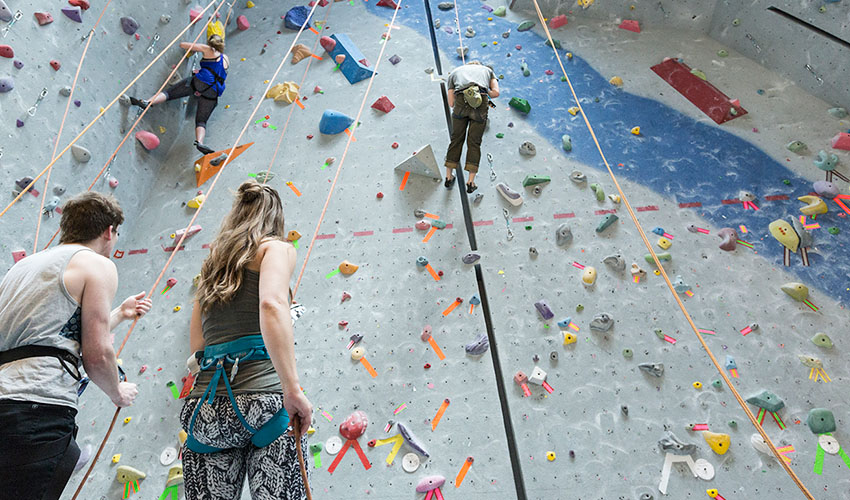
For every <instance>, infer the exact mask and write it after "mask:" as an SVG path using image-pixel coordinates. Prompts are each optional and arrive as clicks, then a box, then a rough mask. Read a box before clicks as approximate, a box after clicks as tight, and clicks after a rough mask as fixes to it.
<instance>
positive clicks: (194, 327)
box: [189, 300, 205, 354]
mask: <svg viewBox="0 0 850 500" xmlns="http://www.w3.org/2000/svg"><path fill="white" fill-rule="evenodd" d="M204 347H205V346H204V332H203V329H202V328H201V305H200V304H199V303H198V301H197V300H196V301H195V303H194V304H193V305H192V320H191V321H190V322H189V349H191V350H192V354H194V353H196V352H198V351H203V350H204Z"/></svg>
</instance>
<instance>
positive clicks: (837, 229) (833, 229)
mask: <svg viewBox="0 0 850 500" xmlns="http://www.w3.org/2000/svg"><path fill="white" fill-rule="evenodd" d="M827 231H829V234H839V233H840V232H841V229H839V228H837V227H831V228H829V229H827Z"/></svg>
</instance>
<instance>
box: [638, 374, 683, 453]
mask: <svg viewBox="0 0 850 500" xmlns="http://www.w3.org/2000/svg"><path fill="white" fill-rule="evenodd" d="M638 368H640V369H641V370H643V371H645V372H646V373H648V374H650V375H654V376H656V377H660V376H661V375H664V365H663V364H661V363H641V364H639V365H638ZM691 446H693V445H691Z"/></svg>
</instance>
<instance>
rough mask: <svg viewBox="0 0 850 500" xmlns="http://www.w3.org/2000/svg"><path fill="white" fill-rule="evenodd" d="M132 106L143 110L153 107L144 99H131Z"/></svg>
mask: <svg viewBox="0 0 850 500" xmlns="http://www.w3.org/2000/svg"><path fill="white" fill-rule="evenodd" d="M130 104H132V105H133V106H138V107H140V108H142V109H145V108H147V107H148V106H150V105H151V103H150V102H149V101H146V100H144V99H136V98H135V97H131V98H130Z"/></svg>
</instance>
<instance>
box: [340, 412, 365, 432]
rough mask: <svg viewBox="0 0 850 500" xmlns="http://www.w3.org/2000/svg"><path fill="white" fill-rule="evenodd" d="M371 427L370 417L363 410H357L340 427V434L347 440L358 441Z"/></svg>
mask: <svg viewBox="0 0 850 500" xmlns="http://www.w3.org/2000/svg"><path fill="white" fill-rule="evenodd" d="M367 425H369V417H367V416H366V414H365V413H363V412H362V411H361V410H357V411H355V412H354V413H352V414H351V415H349V416H348V418H346V419H345V421H344V422H343V423H342V424H340V426H339V433H340V434H342V437H344V438H345V439H357V438H359V437H360V436H362V435H363V433H364V432H366V426H367Z"/></svg>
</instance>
